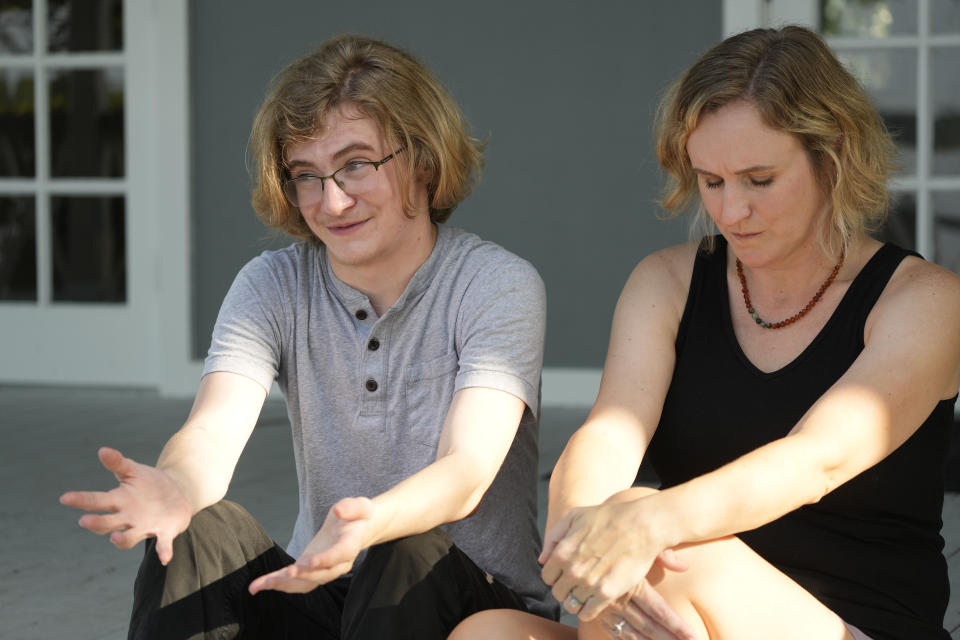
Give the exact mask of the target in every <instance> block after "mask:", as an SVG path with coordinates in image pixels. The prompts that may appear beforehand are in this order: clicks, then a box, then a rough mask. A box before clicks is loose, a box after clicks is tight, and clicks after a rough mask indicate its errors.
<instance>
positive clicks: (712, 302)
mask: <svg viewBox="0 0 960 640" xmlns="http://www.w3.org/2000/svg"><path fill="white" fill-rule="evenodd" d="M907 255H911V252H908V251H905V250H903V249H900V248H899V247H895V246H893V245H890V244H887V245H884V246H883V247H882V248H880V250H878V251H877V253H876V254H875V255H874V256H873V257H872V258H871V259H870V261H869V262H868V263H867V264H866V265H865V266H864V267H863V269H862V270H861V271H860V273H859V274H858V275H857V277H856V278H855V279H854V281H853V282H852V283H851V284H850V287H849V288H848V290H847V292H846V293H845V294H844V296H843V299H842V301H841V302H840V304H839V306H838V307H837V309H836V310H835V311H834V313H833V315H832V316H831V318H830V319H829V321H828V322H827V324H826V325H825V326H824V327H823V329H822V330H821V331H820V333H819V334H818V335H817V336H816V338H814V340H813V342H812V343H811V344H810V345H809V346H808V347H807V348H806V349H805V350H804V351H803V353H801V354H800V355H799V356H798V357H797V358H796V359H795V360H794V361H793V362H791V363H789V364H787V365H786V366H784V367H783V368H782V369H779V370H778V371H774V372H771V373H765V372H763V371H761V370H759V369H757V368H756V367H755V366H754V365H753V364H752V363H751V362H750V361H749V360H748V359H747V358H746V356H745V355H744V354H743V352H742V350H741V349H740V345H739V343H738V342H737V339H736V336H735V335H734V332H733V325H732V324H731V320H730V305H729V302H728V292H727V277H726V264H727V245H726V242H725V241H724V240H723V238H722V237H717V242H716V249H715V250H714V251H713V252H712V253H708V252H706V251H705V250H703V248H702V247H701V250H700V251H699V252H698V253H697V257H696V260H695V263H694V268H693V278H692V281H691V283H690V292H689V294H688V297H687V303H686V307H685V309H684V312H683V317H682V319H681V321H680V327H679V330H678V334H677V342H676V353H677V362H676V367H675V369H674V374H673V379H672V381H671V384H670V389H669V391H668V393H667V397H666V401H665V403H664V407H663V414H662V416H661V419H660V424H659V426H658V428H657V432H656V434H655V435H654V438H653V440H652V441H651V443H650V447H649V452H648V456H649V459H650V461H651V462H652V463H653V466H654V468H655V469H656V471H657V474H658V475H659V476H660V479H661V480H662V482H663V487H664V488H666V487H669V486H673V485H676V484H679V483H682V482H685V481H687V480H689V479H691V478H694V477H696V476H699V475H702V474H704V473H707V472H709V471H712V470H714V469H716V468H718V467H720V466H722V465H723V464H725V463H727V462H730V461H732V460H734V459H736V458H738V457H739V456H742V455H744V454H745V453H747V452H749V451H752V450H753V449H756V448H758V447H760V446H761V445H763V444H766V443H768V442H771V441H772V440H775V439H777V438H781V437H783V436H785V435H787V433H788V432H789V431H790V429H792V428H793V426H794V425H795V424H796V423H797V422H798V421H799V420H800V418H801V416H803V414H804V413H805V412H806V411H807V409H808V408H809V407H810V406H811V405H812V404H813V403H814V402H815V401H816V400H817V399H818V398H819V397H820V396H821V395H822V394H823V393H824V392H825V391H826V390H827V389H828V388H829V387H830V386H831V385H832V384H833V383H834V382H835V381H836V380H837V379H838V378H840V376H841V375H843V373H844V372H845V371H846V370H847V368H848V367H849V366H850V365H851V364H852V363H853V361H854V360H855V359H856V358H857V356H858V355H859V353H860V352H861V351H862V350H863V346H864V343H863V330H864V324H865V322H866V319H867V315H868V314H869V313H870V310H871V309H872V308H873V305H874V304H875V303H876V301H877V299H878V298H879V296H880V293H881V292H882V291H883V289H884V287H885V286H886V284H887V282H888V280H889V279H890V276H891V275H892V274H893V272H894V270H895V269H896V268H897V265H899V264H900V261H901V260H903V258H904V257H906V256H907ZM913 255H916V254H913ZM921 329H922V323H918V330H921ZM953 404H954V400H945V401H942V402H940V403H938V404H937V405H936V407H934V409H933V412H932V413H931V414H930V416H929V417H928V418H927V420H926V421H925V422H924V423H923V425H922V426H921V427H920V428H919V429H918V430H917V431H916V432H915V433H914V434H913V435H912V436H911V437H910V438H909V439H908V440H907V441H906V442H905V443H904V444H903V445H902V446H901V447H899V448H898V449H897V450H896V451H894V452H893V453H892V454H890V455H889V456H888V457H887V458H886V459H884V460H883V461H881V462H880V463H878V464H876V465H875V466H873V467H872V468H870V469H868V470H866V471H864V472H863V473H861V474H860V475H858V476H857V477H856V478H854V479H852V480H850V481H849V482H847V483H845V484H844V485H842V486H840V487H838V488H837V489H836V490H834V491H833V492H831V493H830V494H828V495H827V496H825V497H824V498H823V499H822V500H820V502H818V503H817V504H815V505H809V506H804V507H801V508H799V509H797V510H796V511H793V512H791V513H789V514H787V515H785V516H783V517H782V518H779V519H778V520H775V521H774V522H771V523H770V524H767V525H765V526H763V527H760V528H759V529H755V530H753V531H748V532H744V533H742V534H740V535H739V537H740V539H741V540H743V541H744V542H745V543H746V544H748V545H749V546H750V547H751V548H753V550H754V551H756V552H757V553H759V554H760V555H761V556H763V557H764V558H765V559H766V560H767V561H769V562H770V563H772V564H773V565H774V566H776V567H777V568H778V569H780V570H781V571H783V572H784V573H786V574H787V575H788V576H790V577H791V578H793V579H794V580H795V581H796V582H798V583H799V584H800V585H801V586H803V587H804V588H805V589H807V590H808V591H809V592H811V593H812V594H813V595H814V596H816V597H817V598H819V599H820V601H822V602H823V603H824V604H825V605H826V606H827V607H829V608H830V609H831V610H832V611H834V612H836V613H837V614H838V615H839V616H840V617H841V618H843V619H844V620H845V621H847V622H849V623H851V624H853V625H855V626H857V627H859V628H860V629H862V630H863V631H864V632H866V633H868V634H870V635H871V636H872V637H873V638H875V639H876V640H884V639H890V640H894V639H896V640H927V639H930V640H949V635H948V634H947V632H946V631H945V630H944V629H943V616H944V612H945V611H946V607H947V601H948V597H949V582H948V579H947V564H946V560H945V559H944V557H943V553H942V551H943V538H941V537H940V527H941V524H942V523H941V511H942V509H943V491H944V488H943V463H944V456H945V454H946V451H947V445H948V443H949V434H950V426H951V425H952V421H953Z"/></svg>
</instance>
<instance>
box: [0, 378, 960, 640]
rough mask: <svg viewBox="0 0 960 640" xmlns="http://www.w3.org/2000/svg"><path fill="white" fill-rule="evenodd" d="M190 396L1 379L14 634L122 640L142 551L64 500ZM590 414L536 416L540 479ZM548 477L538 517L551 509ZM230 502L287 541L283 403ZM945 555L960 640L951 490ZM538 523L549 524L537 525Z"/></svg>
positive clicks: (155, 446) (259, 432) (3, 523)
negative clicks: (106, 452)
mask: <svg viewBox="0 0 960 640" xmlns="http://www.w3.org/2000/svg"><path fill="white" fill-rule="evenodd" d="M190 403H191V401H190V400H186V399H168V398H159V397H157V396H156V394H154V393H150V392H132V391H120V390H103V389H95V390H94V389H76V388H34V387H16V386H7V387H5V386H0V435H2V437H3V441H4V443H5V444H4V446H3V448H2V451H0V486H2V487H3V500H2V506H0V540H3V544H2V545H0V612H2V614H0V615H2V618H3V627H4V631H3V633H2V635H3V637H4V638H8V639H10V640H28V639H29V640H47V639H52V638H73V639H75V640H99V639H110V640H114V639H120V638H125V637H126V625H127V620H128V616H129V611H130V604H131V589H132V585H133V579H134V577H135V575H136V569H137V566H138V564H139V562H140V557H141V552H140V550H139V549H134V550H131V551H119V550H117V549H114V548H113V547H112V546H111V545H110V544H109V543H108V542H107V541H106V540H105V539H103V538H101V537H99V536H95V535H93V534H91V533H89V532H86V531H83V530H81V529H80V528H79V527H78V526H77V524H76V521H77V518H78V517H79V513H78V512H76V511H74V510H73V509H68V508H66V507H63V506H61V505H60V504H59V503H58V500H57V499H58V497H59V495H60V494H61V493H62V492H64V491H67V490H70V489H104V488H109V487H110V486H111V480H112V478H111V477H110V476H109V474H108V473H107V472H106V471H105V470H104V469H103V468H102V467H100V465H99V462H98V461H97V459H96V450H97V448H98V447H99V446H101V445H104V444H106V445H110V446H113V447H116V448H118V449H120V450H121V451H123V453H124V454H125V455H127V456H130V457H132V458H134V459H137V460H139V461H142V462H153V461H154V460H155V459H156V457H157V454H158V453H159V451H160V447H161V446H162V444H163V443H164V442H165V441H166V439H167V438H168V437H169V436H170V434H171V433H172V432H173V431H174V430H175V429H176V428H177V427H178V426H179V425H180V424H181V423H182V422H183V419H184V418H185V417H186V415H187V412H188V411H189V409H190ZM585 415H586V410H580V409H555V408H554V409H551V408H547V409H545V410H544V411H543V419H542V421H541V444H540V448H541V456H540V476H541V478H543V477H544V476H545V474H546V473H548V472H549V470H550V469H551V468H552V466H553V463H554V462H555V461H556V459H557V456H558V455H559V454H560V452H561V451H562V449H563V446H564V444H565V443H566V440H567V438H568V437H569V435H570V434H571V433H572V432H573V430H574V429H576V428H577V427H578V426H579V424H580V422H581V421H582V420H583V418H584V417H585ZM545 493H546V481H545V480H542V481H541V500H540V518H541V523H542V522H543V520H544V518H545V516H546V506H545V505H546V500H545ZM229 497H230V498H231V499H234V500H236V501H238V502H240V503H241V504H243V505H244V506H245V507H246V508H247V509H248V510H249V511H250V512H251V513H252V514H253V515H254V516H255V517H256V518H257V519H258V520H259V521H260V522H261V523H262V524H263V525H264V527H265V528H266V530H267V532H268V533H270V535H271V536H273V537H274V538H275V539H276V540H278V541H279V542H281V543H284V544H285V543H286V542H287V541H288V539H289V535H290V530H291V528H292V526H293V521H294V518H295V516H296V503H297V488H296V476H295V473H294V469H293V460H292V452H291V445H290V430H289V427H288V424H287V419H286V411H285V409H284V407H283V404H282V402H280V401H275V400H270V401H268V403H267V405H266V407H265V408H264V411H263V414H262V416H261V419H260V423H259V425H258V428H257V429H255V430H254V434H253V436H252V439H251V442H250V444H249V445H248V446H247V449H246V451H245V453H244V455H243V457H242V458H241V460H240V464H239V466H238V469H237V473H236V475H235V477H234V481H233V484H232V486H231V489H230V493H229ZM943 519H944V528H943V536H944V538H945V539H946V549H945V554H946V556H947V559H948V562H949V563H950V582H951V585H952V597H951V599H950V605H949V608H948V610H947V618H946V627H947V629H948V630H949V631H950V633H951V637H953V638H955V639H958V640H960V494H956V493H948V494H947V495H946V500H945V506H944V511H943ZM541 528H542V526H541Z"/></svg>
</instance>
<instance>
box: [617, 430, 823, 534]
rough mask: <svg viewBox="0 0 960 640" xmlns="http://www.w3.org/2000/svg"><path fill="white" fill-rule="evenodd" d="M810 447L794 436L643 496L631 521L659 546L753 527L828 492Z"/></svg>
mask: <svg viewBox="0 0 960 640" xmlns="http://www.w3.org/2000/svg"><path fill="white" fill-rule="evenodd" d="M806 447H807V443H803V442H799V441H797V440H796V437H795V436H790V437H787V438H783V439H781V440H776V441H774V442H772V443H770V444H768V445H765V446H763V447H761V448H759V449H757V450H755V451H752V452H750V453H748V454H746V455H745V456H743V457H741V458H739V459H737V460H736V461H734V462H732V463H730V464H727V465H725V466H723V467H721V468H719V469H717V470H716V471H713V472H711V473H708V474H705V475H702V476H699V477H697V478H694V479H692V480H690V481H688V482H685V483H683V484H680V485H677V486H675V487H672V488H670V489H666V490H664V491H661V492H658V493H655V494H652V495H648V496H644V497H640V498H639V499H637V500H636V501H635V502H634V506H635V509H632V510H631V517H632V518H635V520H636V522H637V526H638V527H644V528H646V529H647V530H648V531H649V532H650V535H651V536H653V537H654V538H655V539H657V540H658V541H659V543H660V544H659V545H658V546H659V547H660V548H668V547H673V546H676V545H678V544H683V543H692V542H701V541H706V540H713V539H717V538H721V537H724V536H728V535H735V534H738V533H741V532H743V531H749V530H751V529H755V528H757V527H759V526H762V525H764V524H767V523H769V522H772V521H774V520H776V519H777V518H779V517H781V516H783V515H785V514H787V513H789V512H791V511H793V510H794V509H797V508H799V507H801V506H803V505H806V504H812V503H815V502H817V501H818V500H819V499H820V498H821V497H822V496H823V495H825V494H826V493H827V492H828V491H829V488H830V487H829V486H828V479H827V474H826V473H825V470H824V468H823V466H822V465H820V464H819V463H818V462H817V457H816V456H815V455H812V454H811V452H804V449H805V448H806ZM622 497H630V491H629V490H628V491H626V492H624V493H623V494H622ZM619 500H620V497H618V498H617V499H616V501H619Z"/></svg>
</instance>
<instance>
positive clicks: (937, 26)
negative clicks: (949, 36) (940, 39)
mask: <svg viewBox="0 0 960 640" xmlns="http://www.w3.org/2000/svg"><path fill="white" fill-rule="evenodd" d="M930 31H932V32H933V33H960V0H930Z"/></svg>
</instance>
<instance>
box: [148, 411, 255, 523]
mask: <svg viewBox="0 0 960 640" xmlns="http://www.w3.org/2000/svg"><path fill="white" fill-rule="evenodd" d="M231 449H232V447H230V446H228V443H224V442H221V441H220V439H219V438H217V437H216V436H215V435H214V434H212V433H210V432H209V431H206V430H203V429H197V428H187V427H185V428H183V429H181V430H180V431H178V432H177V433H175V434H174V435H173V437H171V438H170V440H169V441H167V444H166V445H165V446H164V447H163V450H162V451H161V453H160V457H159V459H158V460H157V465H156V466H157V469H159V470H160V471H163V472H164V473H166V474H167V475H168V476H170V478H171V479H172V480H173V481H174V482H175V483H176V484H177V486H178V487H179V488H180V490H181V491H182V492H183V493H184V495H185V496H186V498H187V500H188V501H189V502H190V505H191V509H192V513H193V514H196V513H198V512H199V511H201V510H203V509H205V508H206V507H209V506H210V505H212V504H215V503H216V502H218V501H219V500H221V499H223V497H224V496H225V495H226V493H227V488H228V487H229V485H230V478H231V477H232V475H233V470H234V468H235V467H236V463H237V455H233V454H232V452H231Z"/></svg>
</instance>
